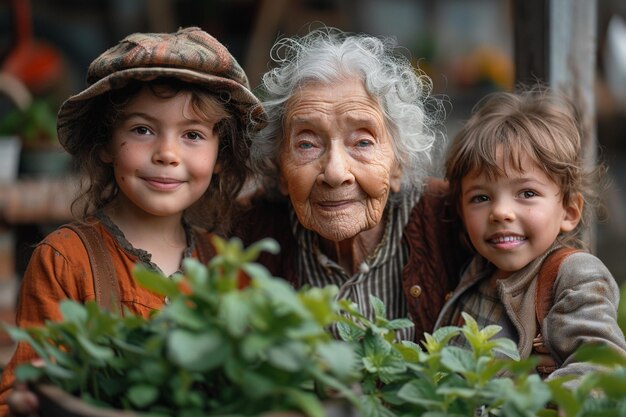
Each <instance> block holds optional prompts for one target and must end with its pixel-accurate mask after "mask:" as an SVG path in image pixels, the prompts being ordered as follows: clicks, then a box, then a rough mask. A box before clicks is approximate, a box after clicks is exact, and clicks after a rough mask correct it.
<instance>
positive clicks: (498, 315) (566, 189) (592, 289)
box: [436, 88, 626, 376]
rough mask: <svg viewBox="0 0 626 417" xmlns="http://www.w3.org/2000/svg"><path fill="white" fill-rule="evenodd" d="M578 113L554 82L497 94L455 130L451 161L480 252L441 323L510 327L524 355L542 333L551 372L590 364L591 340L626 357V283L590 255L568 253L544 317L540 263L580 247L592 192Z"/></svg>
mask: <svg viewBox="0 0 626 417" xmlns="http://www.w3.org/2000/svg"><path fill="white" fill-rule="evenodd" d="M574 114H575V113H574V111H573V107H572V106H571V105H570V104H569V103H568V102H567V101H566V100H565V99H563V98H561V97H558V96H557V95H555V94H551V93H550V92H549V91H548V90H547V89H539V88H536V89H534V90H531V91H526V92H522V93H520V94H518V95H515V94H511V93H495V94H493V95H491V96H488V97H487V98H486V99H485V100H483V102H482V103H480V105H479V107H478V110H477V111H476V112H475V113H474V114H473V115H472V117H471V118H470V119H469V121H468V122H467V124H466V125H465V126H464V127H463V129H462V130H461V131H460V132H459V134H458V135H457V136H456V137H455V139H454V141H453V143H452V144H451V147H450V149H449V151H448V154H447V159H446V162H445V170H446V178H447V180H448V181H449V183H450V199H451V204H454V205H456V207H457V212H458V213H459V215H460V217H461V220H462V221H463V224H464V226H465V231H466V237H467V238H469V243H471V246H472V247H473V249H474V250H475V252H476V255H475V257H474V259H473V260H472V261H471V262H470V264H469V265H468V266H467V268H466V269H465V271H464V273H463V275H462V276H461V280H460V283H459V285H458V287H457V289H456V290H455V291H454V293H453V294H452V295H451V297H450V299H449V300H448V302H447V303H446V305H445V306H444V308H443V310H442V311H441V313H440V316H439V319H438V321H437V324H436V327H442V326H445V325H461V324H462V318H461V312H463V311H464V312H466V313H468V314H470V315H471V316H472V317H474V318H475V319H476V320H477V322H478V324H479V325H480V326H481V327H484V326H487V325H491V324H495V325H499V326H501V327H502V330H501V332H500V333H499V334H498V336H499V337H508V338H509V339H512V340H513V341H515V342H516V343H517V346H518V350H519V353H520V356H521V357H522V358H528V357H529V356H530V355H531V354H534V353H535V352H534V351H533V349H534V348H536V349H537V352H541V349H540V348H541V347H542V346H541V345H542V343H541V339H540V338H537V336H538V334H541V336H542V337H543V345H544V346H543V347H547V351H545V350H544V351H543V352H544V353H548V352H549V355H545V356H543V357H541V359H543V360H545V359H550V358H552V359H553V364H554V363H555V365H556V367H557V368H558V369H557V370H556V371H555V372H553V373H552V376H557V375H563V374H575V375H579V374H582V373H584V372H585V371H586V370H588V369H589V368H588V365H585V364H583V363H580V362H578V363H577V362H576V360H575V358H574V356H573V353H574V352H575V350H576V349H577V348H578V347H579V346H581V345H583V344H586V343H591V342H600V343H605V344H607V345H609V346H611V347H613V348H615V349H617V350H619V351H621V352H622V353H624V355H626V343H625V341H624V335H623V334H622V332H621V330H620V328H619V327H618V325H617V322H616V316H617V306H618V301H619V291H618V288H617V285H616V283H615V280H614V279H613V277H612V275H611V273H610V272H609V271H608V270H607V268H606V267H605V266H604V264H603V263H602V262H601V261H600V260H599V259H598V258H596V257H595V256H593V255H591V254H590V253H587V252H582V251H581V252H576V253H572V254H570V255H569V256H567V257H565V259H564V260H563V261H562V263H561V264H560V267H559V268H558V273H556V272H555V273H556V281H554V285H553V291H552V299H551V304H550V305H549V309H548V313H547V316H546V317H545V319H544V320H543V322H541V323H538V320H537V318H536V309H535V307H536V303H535V298H536V286H537V280H538V272H539V270H540V267H541V266H542V263H543V262H544V260H545V259H546V258H547V257H548V255H549V254H550V253H552V252H553V251H555V250H557V249H558V248H560V247H562V246H573V247H580V246H581V244H580V242H579V240H578V239H577V234H578V233H579V232H580V229H581V227H582V222H581V220H582V219H583V217H584V218H585V219H586V217H587V213H586V211H588V205H586V204H585V203H587V202H590V201H591V197H592V194H591V193H590V188H589V186H588V185H587V184H589V181H591V179H592V175H591V174H590V173H587V172H585V171H584V169H583V165H582V160H581V156H582V154H581V136H580V133H579V130H578V126H577V122H576V119H575V116H574ZM460 339H461V338H457V339H455V341H454V342H456V343H458V344H463V343H464V340H460ZM533 345H534V346H533ZM542 369H545V368H539V367H538V370H539V371H541V370H542ZM548 373H549V372H548ZM543 376H546V375H545V374H544V375H543Z"/></svg>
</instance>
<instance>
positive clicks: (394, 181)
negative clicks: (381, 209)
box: [389, 162, 402, 193]
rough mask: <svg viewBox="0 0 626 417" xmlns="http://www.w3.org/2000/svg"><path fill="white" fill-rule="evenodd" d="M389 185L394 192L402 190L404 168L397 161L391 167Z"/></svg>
mask: <svg viewBox="0 0 626 417" xmlns="http://www.w3.org/2000/svg"><path fill="white" fill-rule="evenodd" d="M389 187H390V188H391V191H393V192H394V193H398V192H400V188H402V168H400V164H398V163H397V162H396V163H395V164H394V166H393V168H392V169H391V177H390V178H389Z"/></svg>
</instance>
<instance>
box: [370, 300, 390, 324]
mask: <svg viewBox="0 0 626 417" xmlns="http://www.w3.org/2000/svg"><path fill="white" fill-rule="evenodd" d="M369 300H370V305H371V306H372V308H373V309H374V316H375V317H376V318H377V319H378V318H384V317H385V316H386V314H387V312H386V308H385V304H384V303H383V302H382V300H381V299H380V298H378V297H376V296H375V295H372V294H370V295H369Z"/></svg>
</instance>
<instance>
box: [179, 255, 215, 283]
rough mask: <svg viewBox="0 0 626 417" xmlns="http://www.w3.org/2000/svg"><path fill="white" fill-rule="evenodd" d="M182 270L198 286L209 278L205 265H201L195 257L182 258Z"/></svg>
mask: <svg viewBox="0 0 626 417" xmlns="http://www.w3.org/2000/svg"><path fill="white" fill-rule="evenodd" d="M183 270H184V271H185V275H186V276H187V277H189V279H190V280H191V281H192V282H193V283H194V284H196V285H198V286H201V287H202V286H204V285H206V283H207V282H208V280H209V271H208V269H207V267H206V265H203V264H202V263H200V261H199V260H197V259H195V258H185V259H183Z"/></svg>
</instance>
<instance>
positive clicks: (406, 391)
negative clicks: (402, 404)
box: [398, 379, 443, 409]
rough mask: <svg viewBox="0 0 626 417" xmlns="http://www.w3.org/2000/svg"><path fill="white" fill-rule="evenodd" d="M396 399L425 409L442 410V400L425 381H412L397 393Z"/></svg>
mask: <svg viewBox="0 0 626 417" xmlns="http://www.w3.org/2000/svg"><path fill="white" fill-rule="evenodd" d="M398 397H399V398H401V399H403V400H404V401H406V402H408V403H409V404H415V405H419V406H422V407H424V408H426V409H443V404H442V398H441V396H440V395H439V394H437V391H436V389H435V387H434V386H432V385H431V384H430V383H428V381H426V380H425V379H413V380H411V381H410V382H408V383H406V384H404V385H403V386H402V388H400V390H399V391H398Z"/></svg>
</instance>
